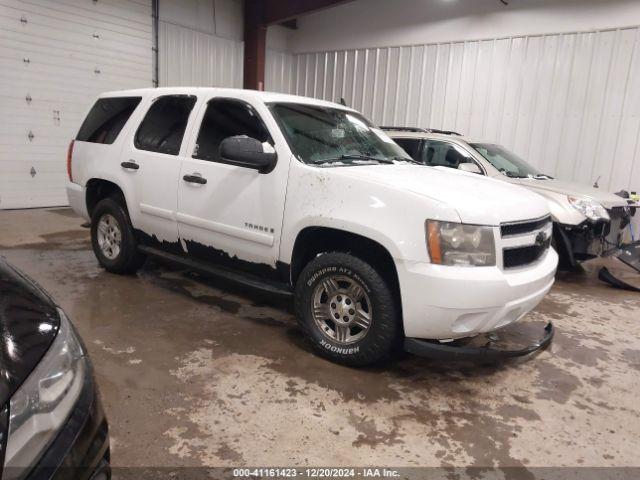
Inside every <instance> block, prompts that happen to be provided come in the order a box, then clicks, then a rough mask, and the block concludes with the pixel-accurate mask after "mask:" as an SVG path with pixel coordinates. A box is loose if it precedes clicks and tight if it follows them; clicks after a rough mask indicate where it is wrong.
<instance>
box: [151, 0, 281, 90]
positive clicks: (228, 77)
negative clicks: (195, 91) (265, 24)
mask: <svg viewBox="0 0 640 480" xmlns="http://www.w3.org/2000/svg"><path fill="white" fill-rule="evenodd" d="M159 18H160V22H159V39H158V43H159V58H158V66H159V84H160V86H176V85H181V86H185V85H192V86H202V87H231V88H242V73H243V72H242V59H243V48H244V46H243V45H244V44H243V42H242V39H243V28H244V27H243V2H242V0H183V1H181V2H175V1H171V0H161V1H160V16H159ZM290 32H291V31H290V30H289V29H286V28H283V27H280V26H272V27H270V28H269V30H268V32H267V55H266V59H265V61H266V76H267V77H270V76H271V77H272V78H275V77H276V74H275V69H279V68H280V64H279V63H278V62H279V61H280V60H281V59H284V58H286V59H288V61H289V63H290V61H291V58H293V57H292V55H291V54H290V53H289V52H288V38H289V35H290ZM270 72H273V73H270ZM291 74H292V70H291V69H289V70H288V71H287V75H288V76H289V77H290V76H291ZM277 78H280V77H277ZM283 82H284V83H283ZM265 83H266V84H269V83H270V82H269V80H267V79H265ZM285 83H286V80H281V81H280V83H278V84H274V83H273V82H271V84H272V88H271V89H272V90H274V89H275V90H280V89H281V88H282V86H283V85H285Z"/></svg>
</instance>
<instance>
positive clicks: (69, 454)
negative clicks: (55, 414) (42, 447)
mask: <svg viewBox="0 0 640 480" xmlns="http://www.w3.org/2000/svg"><path fill="white" fill-rule="evenodd" d="M110 478H111V470H110V467H109V428H108V425H107V420H106V418H105V415H104V411H103V409H102V403H101V402H100V396H99V394H98V391H97V388H96V385H95V383H94V381H93V378H92V375H88V376H87V379H86V380H85V385H84V388H83V391H82V394H81V395H80V398H79V399H78V403H77V404H76V406H75V408H74V409H73V412H72V413H71V416H70V417H69V419H68V420H67V422H66V424H65V426H64V427H63V429H62V430H61V431H60V433H59V434H58V435H57V437H56V438H55V440H54V441H53V443H52V444H51V445H50V446H49V448H48V449H47V451H46V452H45V453H44V455H43V456H42V457H41V458H40V460H39V461H38V464H37V465H35V466H34V468H33V470H31V472H30V473H29V475H28V477H27V479H28V480H50V479H56V480H57V479H61V480H62V479H64V480H66V479H69V480H71V479H73V480H89V479H91V480H94V479H96V480H98V479H99V480H108V479H110Z"/></svg>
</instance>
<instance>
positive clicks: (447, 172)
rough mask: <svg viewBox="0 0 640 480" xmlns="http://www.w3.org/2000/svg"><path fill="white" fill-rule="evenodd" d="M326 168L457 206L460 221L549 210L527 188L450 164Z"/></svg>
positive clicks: (495, 221) (491, 220)
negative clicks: (447, 165) (449, 166)
mask: <svg viewBox="0 0 640 480" xmlns="http://www.w3.org/2000/svg"><path fill="white" fill-rule="evenodd" d="M327 171H331V173H332V174H333V175H340V176H344V177H350V178H351V179H352V180H353V181H356V182H357V181H361V182H362V181H366V182H371V183H375V184H378V185H382V186H385V187H388V188H393V189H397V190H405V191H408V192H411V193H414V194H417V195H420V196H423V197H426V198H429V199H432V200H434V201H437V202H440V203H443V204H446V205H448V206H449V207H451V208H453V209H455V210H456V212H457V213H458V216H459V217H460V220H461V221H462V222H463V223H470V224H479V225H499V224H500V223H503V222H513V221H519V220H529V219H532V218H539V217H542V216H544V215H548V214H549V208H548V206H547V202H546V201H545V200H544V199H543V198H541V197H540V196H539V195H536V194H535V193H532V192H530V191H528V190H527V189H524V188H521V187H519V186H517V185H510V184H508V183H505V182H501V181H498V180H493V179H491V178H487V177H482V176H479V175H476V174H473V173H467V172H462V171H459V170H452V169H450V168H442V169H440V168H438V167H428V166H422V165H397V164H396V165H369V166H354V167H332V168H327Z"/></svg>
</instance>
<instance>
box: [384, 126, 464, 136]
mask: <svg viewBox="0 0 640 480" xmlns="http://www.w3.org/2000/svg"><path fill="white" fill-rule="evenodd" d="M380 129H381V130H396V131H398V132H419V133H440V134H442V135H458V136H459V137H461V136H462V134H461V133H458V132H454V131H453V130H440V129H438V128H419V127H380Z"/></svg>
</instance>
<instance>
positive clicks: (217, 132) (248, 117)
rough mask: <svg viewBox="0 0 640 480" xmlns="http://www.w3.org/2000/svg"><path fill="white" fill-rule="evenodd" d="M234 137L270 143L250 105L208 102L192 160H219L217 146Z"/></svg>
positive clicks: (267, 134) (225, 100)
mask: <svg viewBox="0 0 640 480" xmlns="http://www.w3.org/2000/svg"><path fill="white" fill-rule="evenodd" d="M236 135H246V136H248V137H251V138H255V139H256V140H259V141H260V142H262V143H264V142H270V141H271V136H270V135H269V132H268V131H267V128H266V127H265V126H264V123H262V120H261V119H260V116H259V115H258V113H257V112H256V111H255V110H254V109H253V107H252V106H251V105H249V104H248V103H245V102H242V101H240V100H229V99H214V100H211V101H210V102H209V105H207V111H206V112H205V114H204V118H203V119H202V125H201V126H200V133H199V134H198V141H197V144H196V150H195V152H194V153H193V157H194V158H199V159H202V160H211V161H214V162H217V161H220V155H219V149H220V143H222V141H223V140H224V139H225V138H228V137H234V136H236Z"/></svg>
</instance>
